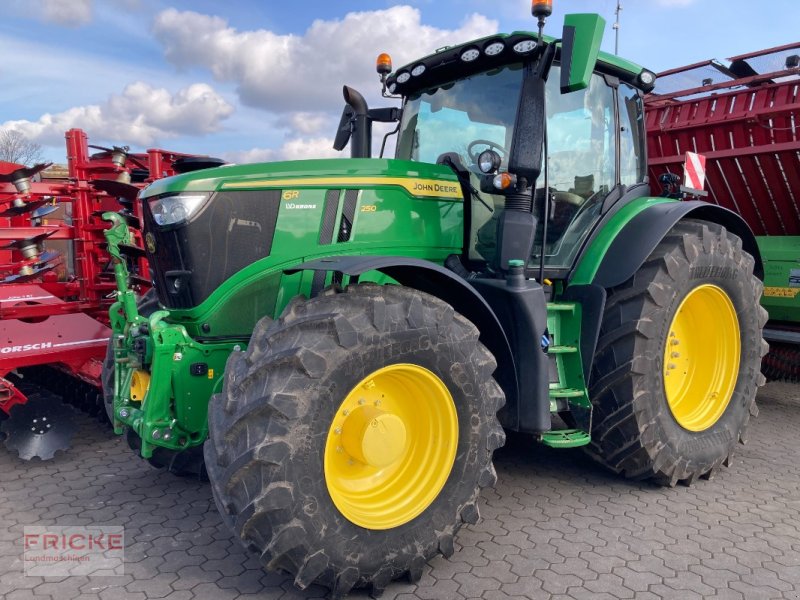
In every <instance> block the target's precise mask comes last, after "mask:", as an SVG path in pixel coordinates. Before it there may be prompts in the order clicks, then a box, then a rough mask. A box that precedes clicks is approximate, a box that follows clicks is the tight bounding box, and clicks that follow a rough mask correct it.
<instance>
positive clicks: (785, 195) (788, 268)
mask: <svg viewBox="0 0 800 600" xmlns="http://www.w3.org/2000/svg"><path fill="white" fill-rule="evenodd" d="M645 107H646V122H647V123H646V124H647V149H648V163H649V174H650V181H651V185H652V186H653V192H654V193H660V192H661V191H662V183H661V181H662V177H663V176H664V175H665V174H672V175H678V176H683V164H684V161H685V159H686V153H687V152H692V153H698V154H700V155H702V156H704V157H705V182H706V189H707V191H708V196H707V198H706V199H707V200H708V201H710V202H714V203H716V204H719V205H720V206H724V207H726V208H729V209H731V210H733V211H735V212H737V213H739V214H740V215H741V216H742V217H743V218H744V219H745V220H746V221H747V223H748V224H749V225H750V227H751V228H752V229H753V232H754V233H755V234H756V236H757V241H758V245H759V249H760V251H761V255H762V258H763V260H764V272H765V280H764V286H765V288H764V296H763V298H762V304H763V306H764V307H765V308H766V309H767V311H768V313H769V318H770V321H769V323H768V324H767V328H766V329H765V330H764V337H765V338H766V339H767V341H768V342H769V343H770V347H771V349H770V353H769V354H768V355H767V356H766V357H765V359H764V371H765V374H766V375H767V376H768V377H773V378H789V379H795V380H800V350H798V349H799V348H800V345H799V344H800V42H795V43H792V44H787V45H785V46H779V47H776V48H769V49H767V50H760V51H758V52H751V53H749V54H743V55H740V56H734V57H732V58H730V59H727V60H723V61H720V60H708V61H704V62H700V63H695V64H692V65H687V66H685V67H678V68H676V69H670V70H669V71H664V72H663V73H660V74H659V75H658V79H657V83H656V87H655V89H654V91H653V93H651V94H649V95H648V96H647V97H646V98H645Z"/></svg>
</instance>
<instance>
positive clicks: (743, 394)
mask: <svg viewBox="0 0 800 600" xmlns="http://www.w3.org/2000/svg"><path fill="white" fill-rule="evenodd" d="M533 5H534V15H535V16H537V17H539V31H538V33H530V32H525V31H520V32H514V33H511V34H498V35H492V36H489V37H486V38H482V39H478V40H474V41H470V42H467V43H465V44H461V45H459V46H454V47H448V48H443V49H441V50H439V51H437V52H435V53H434V54H431V55H429V56H425V57H423V58H421V59H419V60H417V61H414V62H412V63H410V64H408V65H407V66H404V67H402V68H400V69H397V70H396V71H394V72H392V70H391V67H390V66H389V64H388V60H387V57H381V61H380V62H379V72H380V73H381V75H382V78H383V83H384V87H385V94H386V95H387V96H392V97H395V98H399V99H400V100H401V108H380V109H370V108H369V107H368V106H367V103H366V102H365V100H364V98H363V97H362V96H361V95H360V94H359V93H358V92H356V91H355V90H352V89H350V88H345V94H344V95H345V100H346V104H347V105H346V107H345V110H344V113H343V118H342V123H341V127H340V130H339V135H337V140H336V145H337V147H339V148H342V147H344V146H345V145H346V144H348V143H349V144H350V150H351V154H352V156H351V157H350V158H341V159H331V160H308V161H295V162H278V163H270V164H252V165H238V166H226V167H221V168H210V169H205V170H200V171H194V172H191V173H187V174H184V175H179V176H176V177H171V178H167V179H162V180H159V181H156V182H154V183H153V184H152V185H150V186H149V187H148V188H147V189H146V190H144V191H143V192H142V193H141V195H140V199H141V202H142V203H143V207H144V228H145V231H146V236H145V242H146V243H145V245H146V251H147V254H148V257H149V259H150V261H151V264H152V269H153V273H154V279H155V287H156V290H157V303H156V302H155V301H154V300H152V299H146V300H145V302H144V305H143V308H144V307H146V309H147V310H141V311H140V310H139V308H138V307H137V298H136V295H135V294H134V292H133V291H132V290H131V289H129V288H128V282H127V274H126V272H125V256H124V253H120V248H122V249H123V250H124V249H125V243H126V242H127V241H129V238H128V234H127V230H126V226H125V224H124V221H123V220H122V219H120V218H119V217H118V216H117V215H114V214H112V213H108V214H107V217H108V218H109V219H112V220H114V221H115V224H114V225H113V227H112V228H111V229H110V230H109V233H108V239H109V247H110V249H111V251H112V253H115V254H116V258H117V260H116V274H117V282H118V286H119V297H118V302H117V303H116V304H115V305H114V306H113V308H112V309H111V317H112V321H113V330H114V336H113V340H112V346H111V348H112V356H113V360H110V361H109V365H108V369H109V371H108V374H109V375H111V370H112V369H113V384H114V385H113V398H110V400H111V406H110V412H111V415H112V417H113V421H114V426H115V430H116V431H117V432H118V433H126V434H127V435H128V437H129V440H130V441H131V444H132V445H133V446H134V447H135V448H136V449H137V451H138V452H139V453H140V454H141V456H142V457H145V458H148V459H150V460H151V461H154V462H156V464H158V465H161V466H165V467H171V468H172V469H173V470H177V471H184V472H186V471H190V472H200V471H201V470H202V465H201V462H202V459H203V458H204V463H205V469H207V473H208V478H209V479H210V482H211V486H212V489H213V494H214V498H215V499H216V502H217V506H218V508H219V511H220V513H221V514H222V516H223V518H224V520H225V522H226V523H227V524H228V525H229V527H230V528H231V530H232V531H233V532H234V533H235V535H236V536H237V537H238V538H239V539H240V540H241V541H242V543H243V544H244V545H245V546H246V547H247V548H249V549H250V550H252V551H253V552H255V553H257V554H258V555H259V556H260V558H261V560H262V561H263V563H264V565H265V566H266V567H267V568H270V569H279V570H282V571H285V572H288V573H290V574H291V575H292V577H294V581H295V583H296V584H297V585H298V586H299V587H301V588H304V587H306V586H309V585H311V584H315V583H316V584H321V585H324V586H328V587H329V588H331V589H332V593H333V595H334V596H341V595H343V594H346V593H347V592H348V591H349V590H350V589H351V588H353V587H354V586H366V587H370V588H371V590H372V593H373V594H378V593H380V592H381V591H382V590H383V589H384V588H385V586H386V585H387V584H388V583H389V582H390V581H391V580H392V579H394V578H397V577H400V576H403V575H406V576H408V577H409V578H410V579H411V580H412V581H413V580H416V579H418V578H419V577H420V575H421V573H422V569H423V565H424V564H425V563H426V561H428V560H429V559H430V558H431V557H433V556H434V555H436V554H438V553H441V554H444V555H445V556H449V555H451V554H452V553H453V550H454V541H453V539H454V535H455V533H456V532H457V530H458V529H459V528H460V527H461V525H462V524H463V523H475V522H476V521H477V520H478V518H479V510H478V494H479V491H480V489H481V488H483V487H486V486H491V485H492V484H493V483H494V482H495V479H496V475H495V470H494V467H493V466H492V453H493V451H494V450H495V449H497V448H498V447H500V446H502V445H503V443H504V439H505V434H504V428H505V429H506V430H510V431H516V432H522V433H524V434H529V437H528V438H527V439H530V440H531V444H533V443H537V442H538V443H541V444H545V445H547V446H551V447H554V448H573V447H583V448H584V449H585V450H586V451H587V452H588V453H589V454H590V455H591V456H592V457H594V458H595V459H596V460H597V461H598V462H599V463H601V464H602V465H604V466H605V467H607V468H609V469H611V470H612V471H615V472H617V473H619V474H621V475H622V476H625V477H629V478H635V479H643V478H650V479H653V480H655V481H656V482H659V483H662V484H666V485H675V484H676V483H678V482H683V483H686V484H688V483H691V482H693V481H694V480H695V479H696V478H698V477H707V476H709V475H711V474H712V473H714V472H715V471H716V470H717V469H718V468H719V467H720V466H721V465H723V464H725V463H728V462H730V459H731V455H732V452H733V450H734V448H735V447H736V444H737V443H738V442H739V441H740V440H742V439H743V437H744V434H745V427H746V425H747V422H748V419H749V417H750V415H751V414H753V413H754V411H755V406H754V398H755V395H756V388H757V386H758V385H759V384H760V383H761V382H762V381H763V378H762V377H761V374H760V362H761V356H762V354H763V353H764V352H765V350H766V344H765V343H764V342H763V340H762V334H761V332H762V327H763V324H764V321H765V313H764V311H763V310H762V309H761V308H760V307H759V302H758V301H759V297H760V295H761V290H762V284H761V282H760V278H761V277H762V264H761V260H760V258H759V254H758V248H757V246H756V242H755V239H754V237H753V235H752V233H751V232H750V230H749V229H748V227H747V225H746V224H745V223H744V222H743V221H742V219H741V218H740V217H738V216H737V215H736V214H734V213H732V212H730V211H728V210H725V209H723V208H720V207H718V206H714V205H710V204H706V203H702V202H678V201H674V200H671V199H668V198H654V197H650V195H649V191H648V190H649V188H648V184H647V181H646V176H645V166H646V157H645V143H644V139H645V138H644V130H643V119H642V95H643V93H645V92H647V91H648V90H650V89H651V88H652V86H653V84H654V75H653V74H652V73H651V72H650V71H647V70H645V69H642V68H641V67H639V66H638V65H635V64H633V63H631V62H628V61H626V60H622V59H620V58H617V57H615V56H610V55H607V54H604V53H599V46H600V41H601V37H602V31H603V27H604V21H603V20H602V19H601V18H600V17H599V16H598V15H587V14H581V15H569V16H567V17H566V19H565V23H564V29H563V34H562V36H561V39H552V38H549V37H547V36H543V35H542V25H543V23H544V18H545V17H546V16H548V15H549V14H550V7H549V6H550V3H549V2H534V3H533ZM374 121H380V122H390V123H391V122H395V121H396V122H397V131H398V133H397V139H396V152H395V157H394V158H392V159H389V158H371V154H372V152H371V136H372V135H371V126H372V123H373V122H374ZM156 304H157V305H156ZM143 312H146V313H147V314H146V315H143V314H142V313H143ZM109 381H110V380H109ZM201 448H202V454H201Z"/></svg>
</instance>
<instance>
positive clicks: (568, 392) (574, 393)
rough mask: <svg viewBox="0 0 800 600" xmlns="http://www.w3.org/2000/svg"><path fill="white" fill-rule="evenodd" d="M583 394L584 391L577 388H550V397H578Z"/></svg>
mask: <svg viewBox="0 0 800 600" xmlns="http://www.w3.org/2000/svg"><path fill="white" fill-rule="evenodd" d="M584 394H585V392H584V391H583V390H579V389H576V388H562V387H552V388H550V397H551V398H580V397H582V396H583V395H584Z"/></svg>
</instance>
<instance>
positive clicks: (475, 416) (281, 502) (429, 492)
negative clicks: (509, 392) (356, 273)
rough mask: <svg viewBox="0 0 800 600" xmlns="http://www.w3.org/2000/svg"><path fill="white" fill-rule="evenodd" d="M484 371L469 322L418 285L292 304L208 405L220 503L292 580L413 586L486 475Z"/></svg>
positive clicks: (492, 385)
mask: <svg viewBox="0 0 800 600" xmlns="http://www.w3.org/2000/svg"><path fill="white" fill-rule="evenodd" d="M495 367H496V363H495V360H494V358H493V356H492V355H491V353H490V352H489V351H488V350H487V349H486V348H485V347H484V346H483V345H482V344H481V343H479V342H478V330H477V328H476V327H475V326H474V325H473V324H472V323H470V322H469V321H467V320H466V319H465V318H464V317H462V316H461V315H459V314H458V313H456V312H455V311H454V310H453V308H452V307H451V306H450V305H448V304H446V303H444V302H442V301H441V300H439V299H438V298H435V297H433V296H429V295H427V294H424V293H422V292H418V291H416V290H413V289H410V288H404V287H400V286H393V285H389V286H377V285H373V284H364V285H354V286H350V287H349V288H347V290H346V291H340V290H335V289H328V290H325V291H324V292H323V293H322V294H320V295H319V296H317V297H316V298H314V299H312V300H306V299H304V298H296V299H295V300H293V301H292V302H291V303H290V304H289V306H288V307H287V308H286V310H285V311H284V313H283V315H282V316H281V318H280V319H279V320H277V321H274V322H270V321H268V320H265V321H263V322H261V323H259V325H258V326H257V327H256V330H255V332H254V333H253V336H252V338H251V342H250V345H249V346H248V349H247V351H246V352H234V353H233V354H232V355H231V356H230V358H229V359H228V364H227V367H226V369H225V380H224V386H223V389H222V393H220V394H217V395H215V396H214V397H213V398H212V400H211V404H210V406H209V439H208V440H207V441H206V444H205V455H206V464H207V467H208V474H209V478H210V480H211V484H212V489H213V492H214V498H215V501H216V502H217V507H218V508H219V510H220V512H221V513H222V516H223V518H224V519H225V520H226V522H227V523H228V525H229V526H230V527H231V529H232V530H233V531H234V532H235V533H236V535H237V536H238V537H239V539H240V540H241V542H242V543H243V544H244V546H245V547H246V548H248V549H250V550H251V551H253V552H255V553H257V554H258V555H259V556H260V557H261V560H262V562H263V564H264V565H265V567H267V568H268V569H278V570H282V571H285V572H288V573H290V574H291V575H292V576H294V582H295V584H296V585H297V586H298V587H300V588H301V589H305V588H306V587H308V586H310V585H312V584H319V585H322V586H325V587H328V588H330V589H331V590H332V596H333V597H342V596H344V595H346V594H347V593H348V592H349V591H350V590H351V589H352V588H354V587H369V588H370V590H371V593H372V594H373V595H374V596H377V595H380V593H381V592H382V591H383V589H384V588H385V587H386V585H387V584H388V583H389V582H390V581H391V580H393V579H395V578H397V577H400V576H402V575H406V576H407V577H408V578H409V579H410V580H411V581H417V580H418V579H419V578H420V576H421V574H422V569H423V567H424V565H425V563H426V562H427V561H428V560H429V559H430V558H431V557H433V556H435V555H437V554H440V553H441V554H444V555H445V556H450V555H451V554H452V553H453V551H454V548H453V537H454V534H455V533H456V531H457V530H458V529H459V528H460V527H461V525H462V523H475V522H477V520H478V518H479V513H478V504H477V497H478V494H479V491H480V488H483V487H486V486H491V485H493V484H494V483H495V481H496V474H495V470H494V466H493V465H492V453H493V452H494V450H495V449H496V448H498V447H500V446H501V445H502V444H503V443H504V440H505V434H504V433H503V430H502V429H501V428H500V424H499V422H498V420H497V411H498V410H499V409H500V408H501V406H502V405H503V404H504V402H505V398H504V396H503V393H502V391H501V389H500V387H499V386H498V385H497V383H496V382H495V380H494V379H493V378H492V373H493V372H494V370H495ZM416 399H419V400H423V401H421V402H420V401H417V402H415V401H414V400H416ZM378 407H380V408H378ZM384 409H385V412H384ZM375 432H378V433H375ZM354 440H355V442H354Z"/></svg>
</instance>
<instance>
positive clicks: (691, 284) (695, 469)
mask: <svg viewBox="0 0 800 600" xmlns="http://www.w3.org/2000/svg"><path fill="white" fill-rule="evenodd" d="M753 265H754V260H753V257H752V256H750V255H749V254H747V253H746V252H744V251H743V250H742V242H741V240H740V239H739V238H738V237H737V236H735V235H733V234H731V233H729V232H728V231H726V230H725V228H723V227H722V226H720V225H717V224H714V223H709V222H702V221H692V220H686V221H681V222H679V223H678V224H677V225H675V226H674V227H673V228H672V230H671V231H670V232H669V233H668V234H667V236H666V237H665V238H664V239H663V240H662V241H661V243H660V244H659V245H658V246H657V247H656V249H655V250H654V251H653V252H652V254H651V255H650V256H649V257H648V259H647V260H646V261H645V263H644V264H643V265H642V266H641V267H640V268H639V270H638V271H637V272H636V273H635V274H634V275H633V277H632V278H631V279H629V280H628V281H627V282H625V283H624V284H622V285H620V286H617V287H615V288H612V289H609V290H607V292H608V298H607V302H606V307H605V312H604V315H603V321H602V326H601V331H600V339H599V341H598V347H597V352H596V354H595V360H594V365H593V372H592V377H591V383H590V397H591V398H592V405H593V407H594V415H593V425H592V443H591V445H590V446H588V447H587V451H588V452H589V454H590V455H591V456H592V457H593V458H594V459H596V460H597V461H598V462H600V463H601V464H603V465H604V466H606V467H607V468H609V469H611V470H612V471H614V472H616V473H621V474H623V475H624V476H626V477H629V478H632V479H652V480H654V481H655V482H656V483H660V484H662V485H669V486H674V485H675V484H676V483H678V482H681V483H683V484H686V485H690V484H691V483H692V482H693V481H694V480H695V479H696V478H698V477H704V478H710V477H711V476H713V475H714V473H715V472H716V471H717V470H718V468H719V467H720V466H721V465H723V464H724V465H726V466H728V465H729V464H730V462H731V459H732V456H733V451H734V448H735V447H736V444H737V442H741V443H744V442H745V431H746V427H747V424H748V421H749V419H750V416H751V415H753V416H755V415H756V414H757V409H756V406H755V396H756V391H757V388H758V386H760V385H763V383H764V377H763V376H762V375H761V372H760V365H761V358H762V356H764V354H765V353H766V351H767V348H768V346H767V344H766V342H765V341H764V339H763V337H762V330H763V327H764V324H765V323H766V320H767V313H766V311H765V310H764V309H763V308H761V306H760V304H759V299H760V297H761V292H762V289H763V285H762V283H761V281H759V280H758V279H757V278H756V277H755V276H754V275H753ZM670 377H671V378H670Z"/></svg>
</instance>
